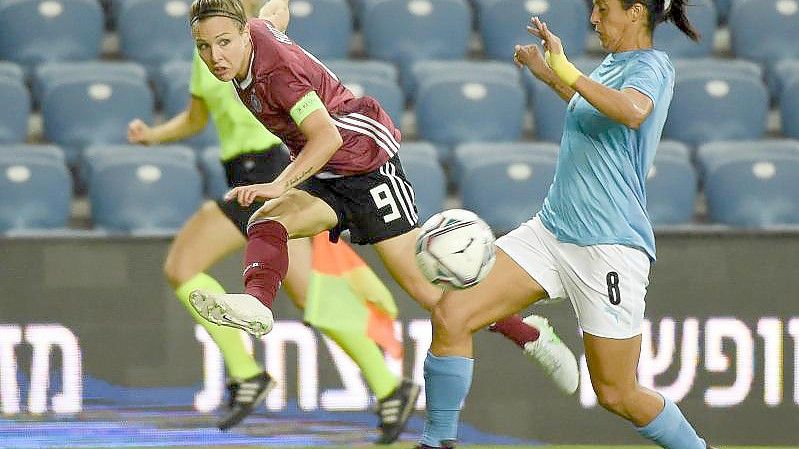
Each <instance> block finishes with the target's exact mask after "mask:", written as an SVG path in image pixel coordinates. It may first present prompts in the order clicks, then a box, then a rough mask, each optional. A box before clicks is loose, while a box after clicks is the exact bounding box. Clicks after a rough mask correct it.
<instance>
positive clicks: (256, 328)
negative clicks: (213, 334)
mask: <svg viewBox="0 0 799 449" xmlns="http://www.w3.org/2000/svg"><path fill="white" fill-rule="evenodd" d="M189 302H190V303H191V305H192V307H194V310H196V311H197V313H199V314H200V316H201V317H203V318H205V319H206V320H208V321H210V322H212V323H214V324H218V325H220V326H229V327H235V328H237V329H242V330H244V331H246V332H248V333H250V334H252V335H254V336H255V337H258V338H260V337H262V336H264V335H266V334H268V333H269V331H271V330H272V325H273V324H274V323H275V319H274V316H273V315H272V311H271V310H269V307H266V306H265V305H263V303H261V301H258V299H257V298H256V297H254V296H252V295H248V294H246V293H236V294H232V293H210V292H205V291H202V290H194V291H193V292H191V294H190V295H189Z"/></svg>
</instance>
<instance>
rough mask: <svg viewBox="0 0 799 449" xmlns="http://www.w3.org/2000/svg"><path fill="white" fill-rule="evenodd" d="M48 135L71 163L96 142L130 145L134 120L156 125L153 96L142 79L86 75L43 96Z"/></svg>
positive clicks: (43, 114) (96, 74)
mask: <svg viewBox="0 0 799 449" xmlns="http://www.w3.org/2000/svg"><path fill="white" fill-rule="evenodd" d="M41 107H42V117H43V119H44V134H45V136H46V137H47V139H48V140H50V141H51V142H54V143H57V144H58V145H60V146H62V148H64V150H65V151H66V153H67V161H68V162H69V163H70V164H73V163H75V162H76V161H77V159H78V156H79V154H80V151H81V150H82V149H83V148H84V147H86V146H88V145H90V144H92V143H125V142H127V128H128V123H129V122H130V121H131V120H133V119H134V118H137V117H138V118H141V119H142V120H144V121H145V122H148V123H150V122H152V116H153V96H152V93H151V91H150V88H149V87H148V86H147V85H146V84H145V83H144V82H142V81H141V80H137V79H130V80H124V79H115V78H114V77H106V76H104V75H103V74H98V73H84V74H83V75H82V76H77V75H76V76H75V77H73V78H70V79H66V80H64V81H63V82H58V83H54V85H53V86H51V87H49V88H48V89H47V90H46V92H45V93H44V95H43V97H42V106H41Z"/></svg>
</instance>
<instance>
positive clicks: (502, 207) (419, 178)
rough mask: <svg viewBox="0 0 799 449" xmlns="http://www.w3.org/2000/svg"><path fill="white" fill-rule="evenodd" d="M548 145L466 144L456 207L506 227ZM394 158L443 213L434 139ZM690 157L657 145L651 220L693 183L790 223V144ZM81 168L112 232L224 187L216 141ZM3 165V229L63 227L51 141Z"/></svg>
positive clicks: (770, 221) (761, 218)
mask: <svg viewBox="0 0 799 449" xmlns="http://www.w3.org/2000/svg"><path fill="white" fill-rule="evenodd" d="M557 151H558V147H557V145H555V144H551V143H490V144H489V143H483V144H475V143H472V144H464V145H461V146H459V147H458V148H457V149H456V150H455V155H454V160H453V164H451V165H450V166H449V167H448V168H449V174H450V177H451V178H452V180H453V181H454V183H455V184H456V186H457V192H458V195H459V196H460V198H461V200H462V202H463V207H465V208H467V209H471V210H473V211H475V212H476V213H478V214H479V215H481V216H482V217H483V218H484V219H485V220H486V221H487V222H488V223H489V224H490V225H491V226H492V228H493V229H494V230H495V231H496V232H498V233H505V232H507V231H509V230H511V229H513V228H514V227H516V226H518V225H519V224H520V223H522V222H524V221H526V220H527V219H529V218H530V216H531V215H532V214H533V213H534V212H535V211H536V210H538V209H539V208H540V207H541V204H542V202H543V199H544V197H545V196H546V194H547V191H548V188H549V185H550V184H551V183H552V179H553V176H554V172H555V165H556V161H557ZM400 157H401V159H402V161H403V165H404V167H405V170H406V172H407V175H408V177H409V179H410V181H411V182H412V183H413V184H414V185H416V186H420V188H417V189H416V191H415V193H416V201H417V204H418V206H419V209H420V210H419V216H420V219H422V220H424V219H426V218H428V217H429V216H430V215H432V214H433V213H436V212H438V211H440V210H442V209H443V207H444V201H445V198H446V192H447V178H446V176H445V171H444V169H443V168H442V166H441V165H440V164H439V163H438V160H437V151H436V149H435V146H434V145H432V144H430V143H428V142H411V143H406V144H403V148H402V151H401V154H400ZM696 157H697V161H698V164H697V168H694V165H693V164H692V163H691V152H690V151H689V149H688V148H687V147H686V146H684V145H682V144H680V143H677V142H663V143H662V144H661V146H660V148H659V150H658V154H657V156H656V158H655V161H654V164H653V166H652V168H651V170H650V172H649V174H648V177H647V190H648V202H647V208H648V211H649V214H650V217H651V219H652V220H653V222H654V223H655V224H656V225H675V224H690V223H691V222H692V219H693V216H694V210H695V208H694V204H695V201H696V197H697V192H698V190H699V185H700V183H701V185H702V187H703V190H704V192H705V195H706V198H707V205H708V206H707V207H708V216H709V219H710V220H711V221H712V222H714V223H719V224H726V225H732V226H741V227H749V228H761V227H769V226H779V225H799V196H797V195H796V192H798V191H799V141H793V140H762V141H744V142H723V143H722V142H717V143H712V144H707V145H703V146H702V147H700V148H699V150H698V151H697V153H696ZM80 170H81V171H83V172H84V176H85V177H86V179H87V184H88V192H89V194H88V197H89V201H90V204H91V210H92V220H93V222H94V226H95V227H96V228H98V229H103V230H108V231H115V232H141V231H157V230H167V231H169V230H174V229H176V228H178V227H180V226H181V225H182V224H183V222H184V221H185V220H186V219H187V218H188V217H189V216H190V215H191V214H192V213H193V212H194V211H195V210H196V208H197V207H198V206H199V204H200V203H201V201H202V200H203V197H204V196H208V197H212V198H218V197H220V196H221V195H222V194H223V193H224V192H225V191H226V190H227V187H226V185H225V179H224V173H223V170H222V168H221V165H220V164H219V160H218V150H217V149H216V148H208V149H207V150H205V151H204V152H203V153H202V154H201V155H200V157H199V158H198V157H197V156H196V155H195V152H194V151H193V150H191V149H190V148H188V147H184V146H159V147H153V148H143V147H138V146H95V147H91V148H90V149H89V150H87V151H86V153H85V155H84V159H83V163H82V165H81V167H80ZM0 173H1V174H2V175H1V176H0V195H2V198H0V231H2V232H8V231H15V230H19V229H31V228H33V229H52V228H63V227H65V226H67V223H68V219H69V215H70V201H71V192H72V188H71V187H72V186H71V179H70V176H69V171H68V169H67V166H66V164H65V159H64V155H63V153H62V152H61V151H60V149H59V148H58V147H55V146H47V145H45V146H36V145H34V146H30V145H29V146H25V145H20V146H0ZM203 179H204V180H205V181H204V183H203ZM203 185H204V186H205V194H204V190H203ZM421 186H423V187H421Z"/></svg>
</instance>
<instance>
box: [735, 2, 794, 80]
mask: <svg viewBox="0 0 799 449" xmlns="http://www.w3.org/2000/svg"><path fill="white" fill-rule="evenodd" d="M798 23H799V4H797V2H796V1H794V0H735V1H733V2H732V8H731V10H730V15H729V20H728V24H729V28H730V46H731V47H732V51H733V53H734V54H735V56H736V57H739V58H747V59H751V60H755V61H758V62H761V63H765V64H767V65H768V66H769V68H770V69H771V68H772V67H773V64H775V63H776V62H778V61H780V60H782V59H788V58H799V46H798V45H796V43H797V42H799V25H797V24H798ZM752 36H774V37H775V38H776V39H752Z"/></svg>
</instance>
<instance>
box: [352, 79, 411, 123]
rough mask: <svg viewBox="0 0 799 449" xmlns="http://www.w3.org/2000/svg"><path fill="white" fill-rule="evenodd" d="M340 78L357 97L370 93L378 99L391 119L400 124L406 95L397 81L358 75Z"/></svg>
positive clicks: (369, 94)
mask: <svg viewBox="0 0 799 449" xmlns="http://www.w3.org/2000/svg"><path fill="white" fill-rule="evenodd" d="M339 79H340V80H341V82H342V83H344V85H345V86H347V88H348V89H349V90H350V91H351V92H352V93H353V95H355V96H356V97H363V96H365V95H368V96H370V97H374V98H375V99H377V101H379V102H380V105H381V106H382V107H383V109H384V110H385V111H386V112H388V115H389V116H391V120H392V121H393V122H394V123H395V124H396V125H397V126H398V127H399V126H400V124H401V123H402V113H403V112H404V111H405V96H404V95H403V93H402V89H400V87H399V85H397V82H396V81H392V80H390V79H380V78H373V77H367V76H357V75H355V76H348V77H343V76H342V77H341V78H339Z"/></svg>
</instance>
